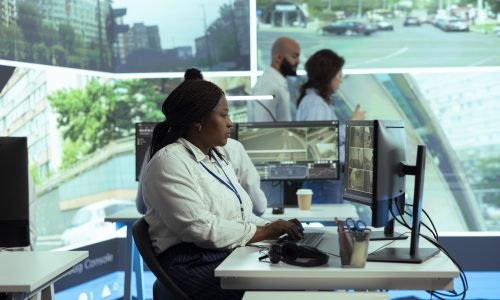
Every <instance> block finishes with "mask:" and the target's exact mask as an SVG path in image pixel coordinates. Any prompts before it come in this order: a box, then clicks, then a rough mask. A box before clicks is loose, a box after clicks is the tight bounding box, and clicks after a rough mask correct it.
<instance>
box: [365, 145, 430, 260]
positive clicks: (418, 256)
mask: <svg viewBox="0 0 500 300" xmlns="http://www.w3.org/2000/svg"><path fill="white" fill-rule="evenodd" d="M425 152H426V147H425V146H424V145H419V146H418V148H417V162H416V164H415V166H410V165H406V164H405V163H401V171H402V173H403V174H404V175H405V176H406V175H414V176H415V189H414V192H413V212H412V216H413V219H412V227H411V239H410V248H391V247H386V248H383V249H381V250H379V251H376V252H374V253H371V254H369V255H368V261H379V262H395V263H415V264H419V263H422V262H424V261H426V260H428V259H429V258H431V257H433V256H434V255H436V254H438V253H439V249H437V248H420V247H419V235H420V214H421V212H422V192H423V189H424V174H425Z"/></svg>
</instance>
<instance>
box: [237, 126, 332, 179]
mask: <svg viewBox="0 0 500 300" xmlns="http://www.w3.org/2000/svg"><path fill="white" fill-rule="evenodd" d="M233 127H235V128H234V130H233V132H234V133H235V136H234V138H235V139H237V140H238V141H239V142H240V143H241V144H242V145H243V146H244V147H245V150H246V151H247V153H248V155H249V156H250V159H251V160H252V162H253V164H254V165H255V167H256V168H257V171H258V172H259V175H260V178H261V179H262V180H314V179H333V180H336V179H339V176H340V162H339V161H340V160H339V123H338V121H327V122H325V121H311V122H272V123H267V122H261V123H238V124H233Z"/></svg>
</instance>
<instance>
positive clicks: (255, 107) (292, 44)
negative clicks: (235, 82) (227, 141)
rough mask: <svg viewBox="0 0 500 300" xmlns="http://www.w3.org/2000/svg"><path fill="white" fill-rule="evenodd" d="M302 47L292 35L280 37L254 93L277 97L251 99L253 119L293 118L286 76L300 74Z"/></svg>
mask: <svg viewBox="0 0 500 300" xmlns="http://www.w3.org/2000/svg"><path fill="white" fill-rule="evenodd" d="M299 56H300V46H299V44H298V43H297V42H296V41H295V40H293V39H290V38H287V37H280V38H278V39H277V40H276V41H275V42H274V44H273V46H272V49H271V66H269V67H267V68H266V70H264V73H263V74H262V76H261V77H259V79H258V80H257V83H256V84H255V86H254V88H253V91H252V94H253V95H273V96H274V99H273V100H253V101H248V121H249V122H282V121H292V115H291V106H292V105H294V104H293V103H291V102H290V92H289V91H288V85H287V82H286V76H297V66H298V65H299V62H300V61H299Z"/></svg>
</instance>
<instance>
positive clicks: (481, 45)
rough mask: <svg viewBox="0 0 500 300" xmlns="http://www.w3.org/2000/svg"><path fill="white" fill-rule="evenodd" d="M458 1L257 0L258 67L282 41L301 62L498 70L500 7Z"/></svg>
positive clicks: (265, 62)
mask: <svg viewBox="0 0 500 300" xmlns="http://www.w3.org/2000/svg"><path fill="white" fill-rule="evenodd" d="M443 2H445V3H444V4H443ZM458 2H459V1H437V0H436V1H426V0H415V1H350V0H340V1H313V0H299V1H293V2H292V1H279V2H276V1H268V0H257V15H258V19H257V24H258V29H257V46H258V54H257V59H258V66H259V69H263V68H264V66H266V65H269V63H270V57H271V45H272V43H273V41H274V40H275V39H276V38H277V37H280V36H290V37H293V38H294V39H296V40H297V41H298V42H299V44H300V46H301V50H302V53H303V55H302V57H304V58H307V57H309V56H310V55H311V54H313V53H314V52H315V51H317V50H318V49H321V48H329V49H334V50H335V51H337V52H338V53H340V54H341V55H342V56H344V57H345V58H346V67H347V68H350V69H353V68H354V69H373V68H422V67H469V66H500V53H499V52H498V49H499V48H500V38H499V36H498V34H500V29H498V27H495V23H496V22H497V21H496V13H498V12H499V11H498V10H500V5H499V4H498V1H497V2H495V1H484V3H486V4H485V6H484V8H482V9H478V7H477V4H478V3H479V2H478V1H472V0H471V1H460V5H461V6H459V5H458V4H459V3H458ZM451 4H453V5H451ZM439 5H441V7H439ZM494 28H497V30H498V34H496V31H494ZM304 61H305V60H304Z"/></svg>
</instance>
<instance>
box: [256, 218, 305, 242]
mask: <svg viewBox="0 0 500 300" xmlns="http://www.w3.org/2000/svg"><path fill="white" fill-rule="evenodd" d="M297 223H298V224H300V222H299V221H298V220H297V219H293V220H290V221H285V220H277V221H274V222H272V223H270V224H267V225H266V226H259V227H257V231H256V232H255V234H254V236H253V237H252V239H251V240H250V241H248V244H251V243H255V242H260V241H263V240H276V239H278V238H279V237H280V236H281V235H283V234H288V235H289V236H290V237H291V238H293V239H299V238H301V237H302V236H303V235H302V231H303V229H302V226H299V225H297Z"/></svg>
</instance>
